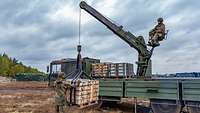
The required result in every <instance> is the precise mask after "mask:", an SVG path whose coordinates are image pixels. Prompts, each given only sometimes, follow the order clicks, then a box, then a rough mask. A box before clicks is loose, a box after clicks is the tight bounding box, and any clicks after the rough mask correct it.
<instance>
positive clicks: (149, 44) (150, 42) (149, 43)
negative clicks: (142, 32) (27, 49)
mask: <svg viewBox="0 0 200 113" xmlns="http://www.w3.org/2000/svg"><path fill="white" fill-rule="evenodd" d="M152 43H153V41H152V39H151V38H149V41H148V44H147V46H152Z"/></svg>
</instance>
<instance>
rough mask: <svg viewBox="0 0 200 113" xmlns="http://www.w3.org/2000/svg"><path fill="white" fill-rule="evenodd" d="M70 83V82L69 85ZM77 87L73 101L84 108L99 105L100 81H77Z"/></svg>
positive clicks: (74, 90)
mask: <svg viewBox="0 0 200 113" xmlns="http://www.w3.org/2000/svg"><path fill="white" fill-rule="evenodd" d="M70 82H71V81H70V80H69V81H68V83H70ZM75 86H76V87H75V89H73V93H72V100H73V101H74V103H75V104H76V105H78V106H79V107H81V108H83V107H85V106H88V105H92V104H96V103H97V101H98V95H99V81H98V80H88V79H79V80H77V81H76V84H75ZM74 93H75V94H74ZM74 96H75V97H74Z"/></svg>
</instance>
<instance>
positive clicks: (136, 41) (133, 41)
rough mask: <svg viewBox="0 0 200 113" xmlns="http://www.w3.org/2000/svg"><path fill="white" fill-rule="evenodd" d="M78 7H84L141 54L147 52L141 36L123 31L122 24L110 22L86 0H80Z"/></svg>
mask: <svg viewBox="0 0 200 113" xmlns="http://www.w3.org/2000/svg"><path fill="white" fill-rule="evenodd" d="M80 8H82V9H84V10H85V11H86V12H88V13H89V14H91V15H92V16H93V17H94V18H96V19H97V20H99V21H100V22H101V23H102V24H104V25H105V26H107V28H108V29H110V30H111V31H112V32H113V33H114V34H116V35H117V36H119V37H120V38H121V39H122V40H124V41H125V42H126V43H128V44H129V45H130V46H131V47H133V48H135V49H136V50H137V51H138V52H139V53H141V54H144V55H145V54H148V52H149V51H148V50H147V47H146V44H145V42H144V40H142V41H143V42H141V38H137V37H136V36H134V35H133V34H132V33H130V32H129V31H124V30H123V27H122V26H117V25H116V24H114V23H112V22H111V21H110V20H108V19H107V18H105V17H104V16H103V15H102V14H101V13H99V12H98V11H97V10H95V9H94V8H92V7H91V6H89V5H88V4H87V3H86V2H84V1H81V2H80Z"/></svg>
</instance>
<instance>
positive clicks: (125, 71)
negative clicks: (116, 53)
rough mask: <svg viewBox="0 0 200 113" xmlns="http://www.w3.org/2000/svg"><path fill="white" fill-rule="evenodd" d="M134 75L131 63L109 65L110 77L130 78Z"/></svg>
mask: <svg viewBox="0 0 200 113" xmlns="http://www.w3.org/2000/svg"><path fill="white" fill-rule="evenodd" d="M133 75H134V71H133V64H130V63H112V64H111V65H110V77H114V78H118V77H119V78H131V77H133Z"/></svg>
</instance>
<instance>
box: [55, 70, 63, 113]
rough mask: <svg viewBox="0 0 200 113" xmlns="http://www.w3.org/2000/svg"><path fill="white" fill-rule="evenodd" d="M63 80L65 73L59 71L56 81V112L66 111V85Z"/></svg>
mask: <svg viewBox="0 0 200 113" xmlns="http://www.w3.org/2000/svg"><path fill="white" fill-rule="evenodd" d="M63 81H64V73H59V75H58V79H57V80H56V81H55V83H54V87H55V92H56V95H55V104H56V113H64V106H65V93H66V86H65V84H64V82H63Z"/></svg>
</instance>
